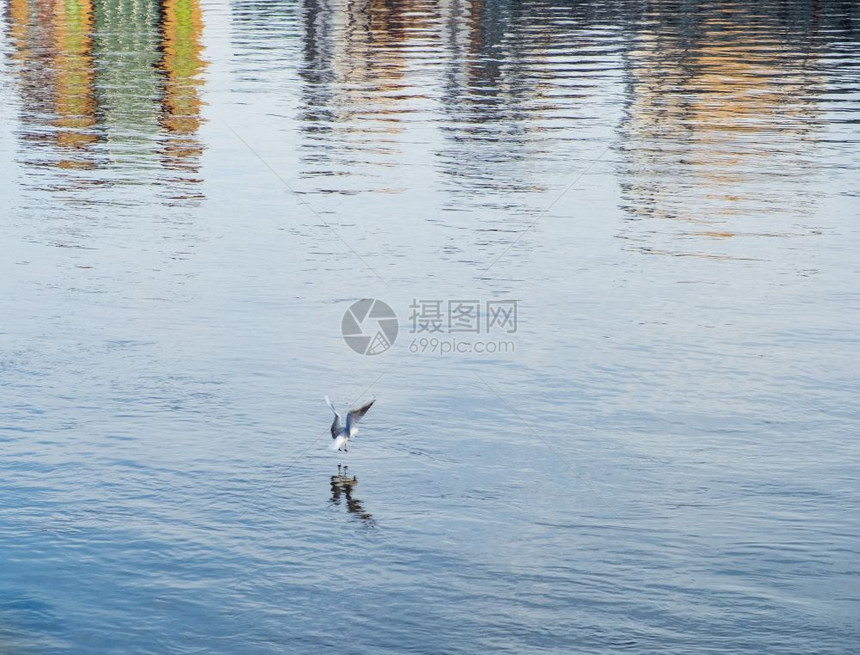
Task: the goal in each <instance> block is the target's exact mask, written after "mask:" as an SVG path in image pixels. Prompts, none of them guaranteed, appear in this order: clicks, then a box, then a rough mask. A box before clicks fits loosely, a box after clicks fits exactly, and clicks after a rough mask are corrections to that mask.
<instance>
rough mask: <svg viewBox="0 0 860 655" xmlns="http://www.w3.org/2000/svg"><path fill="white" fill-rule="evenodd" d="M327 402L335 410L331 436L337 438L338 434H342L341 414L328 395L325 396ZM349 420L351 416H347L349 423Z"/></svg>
mask: <svg viewBox="0 0 860 655" xmlns="http://www.w3.org/2000/svg"><path fill="white" fill-rule="evenodd" d="M325 401H326V403H328V406H329V407H331V411H333V412H334V422H332V424H331V438H332V439H337V435H339V434H340V414H338V413H337V410H336V409H335V408H334V405H332V404H331V401H330V400H329V399H328V396H326V397H325ZM348 422H349V418H348V417H347V423H348Z"/></svg>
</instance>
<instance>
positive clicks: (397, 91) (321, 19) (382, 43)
mask: <svg viewBox="0 0 860 655" xmlns="http://www.w3.org/2000/svg"><path fill="white" fill-rule="evenodd" d="M303 10H304V29H305V34H304V56H305V61H304V66H303V67H302V69H301V71H300V75H301V77H302V79H303V81H304V86H303V94H302V99H303V108H302V113H301V120H302V124H301V129H302V131H303V133H304V135H305V145H304V148H303V152H304V155H303V158H302V163H303V175H304V176H305V177H311V178H320V179H323V180H324V179H327V178H329V177H331V176H349V175H353V174H355V173H356V172H357V171H358V172H359V174H361V173H363V174H365V175H366V176H367V177H369V178H377V179H379V178H384V176H385V171H384V170H380V169H381V168H382V169H384V168H385V167H390V166H392V165H393V164H394V163H395V162H396V158H397V156H398V155H399V154H400V153H401V146H400V143H401V139H402V138H403V135H404V132H405V130H406V128H407V125H406V123H407V122H408V121H409V118H410V116H409V115H410V113H412V112H413V111H415V103H416V102H417V101H420V100H421V99H422V97H423V95H422V94H423V90H422V88H421V87H420V85H417V84H413V83H411V82H410V81H409V80H407V67H408V63H409V61H410V59H413V58H418V59H420V57H421V52H422V51H423V50H424V49H425V48H426V47H428V44H429V43H430V42H432V41H433V40H434V37H433V35H432V33H428V31H427V30H428V26H429V24H430V22H431V21H432V20H433V17H434V16H435V13H436V10H435V7H434V6H433V5H432V4H431V3H428V2H426V0H357V1H349V2H347V1H344V0H304V3H303ZM375 185H376V186H377V187H378V186H379V182H376V183H375ZM326 190H330V191H346V190H345V189H338V188H334V187H332V188H328V189H326ZM353 190H356V189H353ZM362 190H366V188H365V189H362ZM377 190H379V191H384V190H386V189H385V187H383V188H377Z"/></svg>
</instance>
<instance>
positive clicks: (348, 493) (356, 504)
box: [331, 464, 375, 525]
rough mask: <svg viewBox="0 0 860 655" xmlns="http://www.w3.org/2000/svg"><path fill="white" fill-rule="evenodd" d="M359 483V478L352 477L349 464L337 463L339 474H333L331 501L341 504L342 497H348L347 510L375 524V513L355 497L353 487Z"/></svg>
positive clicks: (369, 523) (334, 503) (366, 521)
mask: <svg viewBox="0 0 860 655" xmlns="http://www.w3.org/2000/svg"><path fill="white" fill-rule="evenodd" d="M357 484H358V478H356V477H355V476H354V475H353V476H351V477H350V474H349V466H342V465H340V464H338V465H337V475H333V476H331V502H332V504H333V505H340V503H341V498H345V499H346V511H348V512H349V513H350V514H355V515H356V516H357V517H358V518H360V519H361V520H362V521H363V522H364V523H366V524H367V525H374V524H375V521H374V520H373V515H372V514H370V513H369V512H367V511H365V509H364V507H363V506H362V504H361V501H360V500H358V499H357V498H353V495H352V491H353V488H354V487H355V486H356V485H357Z"/></svg>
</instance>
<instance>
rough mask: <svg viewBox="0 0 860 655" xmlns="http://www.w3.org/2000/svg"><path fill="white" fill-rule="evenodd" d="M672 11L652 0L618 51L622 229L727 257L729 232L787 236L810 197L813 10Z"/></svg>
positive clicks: (640, 241) (814, 134)
mask: <svg viewBox="0 0 860 655" xmlns="http://www.w3.org/2000/svg"><path fill="white" fill-rule="evenodd" d="M676 18H677V8H676V6H675V5H674V4H671V3H660V2H657V3H654V4H653V5H652V7H651V10H650V11H649V12H648V13H646V14H645V15H644V16H642V17H640V20H641V28H640V29H638V30H637V32H636V33H635V39H633V40H632V41H631V44H630V46H629V48H628V49H627V51H626V54H625V57H626V62H625V63H626V70H627V75H628V82H629V92H628V95H627V107H626V115H625V118H624V120H623V122H622V125H621V127H620V130H619V135H620V142H619V150H620V151H621V152H622V154H623V165H622V169H621V171H620V181H621V188H622V194H623V201H624V208H625V210H626V212H627V215H628V217H629V218H630V219H631V222H629V223H628V224H627V226H626V228H625V232H624V235H623V236H624V238H626V239H628V240H629V241H630V244H631V248H633V249H639V250H642V251H644V252H649V253H663V254H671V255H687V256H689V255H694V256H705V257H718V258H732V257H733V256H734V255H733V254H732V249H731V248H730V247H729V246H728V243H729V242H728V240H729V239H732V238H733V237H744V236H787V235H788V233H787V232H785V229H786V226H787V225H792V223H793V224H794V226H795V227H794V229H795V230H796V227H797V226H798V225H801V224H802V223H803V220H804V218H805V217H806V216H808V215H810V214H811V213H812V209H813V207H814V205H815V203H816V202H817V198H818V195H819V194H818V192H817V185H816V180H815V177H814V175H813V174H812V171H813V170H814V169H815V168H816V166H815V164H814V158H815V157H816V156H817V150H818V145H817V143H818V141H817V140H818V139H819V138H820V132H821V130H822V121H821V119H820V116H819V114H820V108H819V97H820V95H821V89H822V86H823V80H822V78H821V76H820V75H819V74H818V73H817V72H816V55H815V49H814V44H815V34H816V30H817V23H816V15H815V13H814V12H810V13H808V14H806V15H805V16H792V17H791V18H792V20H791V22H790V23H789V22H785V23H783V22H781V21H780V20H779V19H776V18H772V17H770V16H768V15H766V14H763V13H762V12H761V11H760V10H758V9H757V8H756V7H754V6H753V5H751V4H750V3H727V4H725V5H723V6H722V7H721V8H719V10H718V9H716V8H714V9H713V10H711V11H710V12H706V13H703V15H702V16H700V19H699V20H697V21H696V22H695V23H692V24H689V25H679V24H678V23H677V21H676ZM789 41H791V42H790V43H789ZM798 50H802V51H803V56H801V57H799V56H798V55H799V53H798ZM771 216H773V217H775V218H776V219H778V223H779V225H773V224H771V223H770V222H769V220H768V219H769V217H771ZM787 218H788V219H789V220H786V219H787ZM791 218H793V219H794V221H792V220H790V219H791ZM655 220H659V221H661V223H662V226H657V225H656V224H655V223H654V221H655ZM667 221H675V222H676V225H675V226H674V228H669V227H668V224H667ZM780 226H781V227H780ZM807 233H808V232H807ZM797 234H799V232H798V233H797ZM667 236H669V239H667V238H666V237H667ZM661 239H662V240H661Z"/></svg>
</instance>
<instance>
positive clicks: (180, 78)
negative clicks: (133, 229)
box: [6, 0, 205, 200]
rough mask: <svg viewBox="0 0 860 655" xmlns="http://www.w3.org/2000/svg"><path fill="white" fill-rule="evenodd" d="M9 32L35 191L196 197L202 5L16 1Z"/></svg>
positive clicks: (23, 142)
mask: <svg viewBox="0 0 860 655" xmlns="http://www.w3.org/2000/svg"><path fill="white" fill-rule="evenodd" d="M6 22H7V29H8V35H9V41H10V44H11V46H12V49H11V51H10V55H9V57H10V60H11V62H10V63H11V64H12V66H11V69H12V71H13V72H14V75H15V79H16V81H17V86H18V92H19V97H20V117H19V127H18V135H19V140H20V154H19V162H21V163H22V164H23V165H24V169H25V174H26V173H27V172H28V171H29V173H30V175H28V176H27V178H26V183H27V184H28V185H30V186H31V187H35V188H53V189H66V190H69V189H76V188H77V189H79V190H80V189H84V188H89V187H92V186H93V185H96V186H102V185H109V184H117V183H133V184H148V183H156V184H159V185H163V188H164V195H165V196H166V197H167V198H169V199H171V200H188V199H192V198H194V197H195V196H196V195H197V193H198V192H197V191H195V190H193V186H194V184H195V183H196V182H197V181H198V175H197V173H198V171H199V166H200V156H201V153H202V151H203V147H202V144H201V142H200V140H199V138H198V136H197V132H198V128H199V126H200V123H201V116H200V113H201V99H200V84H201V83H202V78H201V73H202V71H203V68H204V66H205V64H204V61H203V59H202V57H201V48H202V44H201V32H202V27H203V22H202V18H201V13H200V7H199V0H164V1H163V2H159V1H158V0H10V3H9V7H8V11H7V19H6ZM58 169H59V170H60V171H66V175H65V177H64V176H62V175H60V174H59V173H54V174H50V173H49V171H51V170H54V171H57V170H58ZM73 170H77V171H81V170H83V171H86V173H85V174H83V173H80V174H74V173H73V172H71V171H73ZM39 171H41V173H39ZM46 171H48V173H46Z"/></svg>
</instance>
